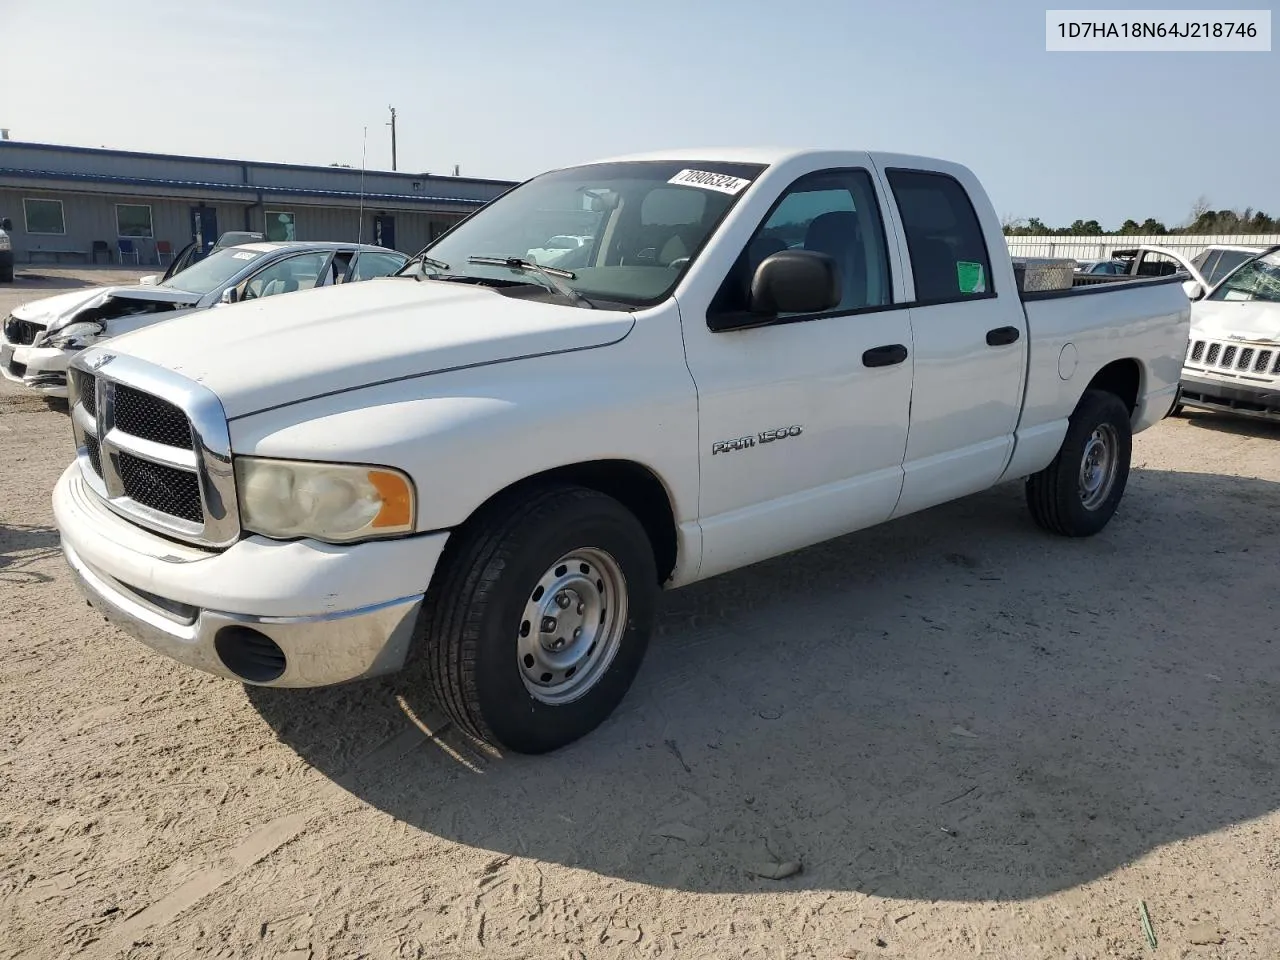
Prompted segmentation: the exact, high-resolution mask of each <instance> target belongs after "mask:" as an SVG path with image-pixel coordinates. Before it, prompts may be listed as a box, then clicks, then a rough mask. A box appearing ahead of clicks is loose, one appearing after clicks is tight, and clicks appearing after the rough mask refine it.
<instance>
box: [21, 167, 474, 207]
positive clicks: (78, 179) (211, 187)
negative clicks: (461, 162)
mask: <svg viewBox="0 0 1280 960" xmlns="http://www.w3.org/2000/svg"><path fill="white" fill-rule="evenodd" d="M0 175H2V176H10V177H29V178H31V179H33V180H64V181H70V182H73V183H108V184H110V183H116V184H121V185H123V186H131V187H168V188H174V187H178V188H188V189H189V188H197V189H199V190H201V191H225V192H232V193H261V194H263V195H270V196H291V197H331V198H332V197H344V198H347V197H349V198H350V199H352V200H358V199H359V198H360V196H361V194H360V192H359V191H357V190H316V189H313V188H310V187H278V186H259V185H258V184H254V183H218V182H216V181H205V180H162V179H151V178H146V177H115V176H108V175H105V174H92V173H63V172H60V171H56V170H18V169H14V168H12V167H0ZM364 199H365V201H366V202H377V201H379V200H382V201H393V200H396V201H399V200H410V201H414V202H417V203H459V204H464V205H468V206H483V205H484V204H486V203H488V202H489V201H488V200H472V199H468V198H466V197H424V196H422V195H421V194H416V193H365V194H364Z"/></svg>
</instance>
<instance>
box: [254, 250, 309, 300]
mask: <svg viewBox="0 0 1280 960" xmlns="http://www.w3.org/2000/svg"><path fill="white" fill-rule="evenodd" d="M328 262H329V253H328V252H327V251H322V252H318V253H304V254H302V255H301V256H297V257H289V258H288V259H287V260H279V261H277V262H275V263H273V264H271V266H269V267H266V268H264V269H262V270H260V271H258V273H256V274H254V275H253V276H252V277H250V278H249V280H248V281H247V282H246V283H245V288H244V297H243V299H245V300H257V299H259V298H261V297H273V296H275V295H276V294H278V293H293V292H294V291H295V290H310V289H311V288H312V287H314V286H316V284H317V283H319V282H320V280H321V278H322V277H323V276H324V269H325V267H326V266H327V265H328Z"/></svg>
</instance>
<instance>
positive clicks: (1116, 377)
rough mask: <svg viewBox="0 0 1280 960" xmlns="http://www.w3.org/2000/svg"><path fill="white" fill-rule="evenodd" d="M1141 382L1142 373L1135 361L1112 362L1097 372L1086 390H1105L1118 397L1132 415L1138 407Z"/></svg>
mask: <svg viewBox="0 0 1280 960" xmlns="http://www.w3.org/2000/svg"><path fill="white" fill-rule="evenodd" d="M1141 382H1142V371H1141V370H1140V369H1139V367H1138V361H1137V360H1132V359H1129V360H1113V361H1111V363H1108V364H1107V365H1106V366H1105V367H1103V368H1102V369H1101V370H1099V371H1098V372H1097V373H1096V374H1094V377H1093V379H1092V380H1090V381H1089V386H1087V387H1086V388H1085V389H1086V390H1105V391H1106V392H1107V393H1114V394H1115V395H1116V396H1117V397H1119V398H1120V399H1121V400H1122V401H1123V402H1124V405H1125V406H1126V407H1128V408H1129V413H1130V414H1132V413H1133V411H1134V408H1135V407H1136V406H1137V405H1138V385H1139V384H1140V383H1141Z"/></svg>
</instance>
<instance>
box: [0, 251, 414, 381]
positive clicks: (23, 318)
mask: <svg viewBox="0 0 1280 960" xmlns="http://www.w3.org/2000/svg"><path fill="white" fill-rule="evenodd" d="M408 259H409V258H408V257H406V256H405V255H404V254H402V253H398V252H396V251H395V250H388V249H387V248H385V247H375V246H371V245H369V244H355V243H309V242H294V243H247V244H242V245H239V246H234V247H224V248H223V249H221V250H215V251H213V252H212V253H210V254H209V256H207V257H205V258H204V259H203V260H200V261H198V262H196V263H194V264H192V265H191V266H189V267H187V268H186V269H185V270H181V271H179V272H178V273H175V274H173V275H172V276H170V277H169V278H168V279H166V280H164V281H162V282H160V283H156V284H149V285H148V284H139V285H137V286H129V287H91V288H89V289H86V290H75V291H72V292H71V293H63V294H59V295H57V296H53V297H48V298H46V299H44V300H36V301H33V302H32V303H25V304H23V305H22V306H20V307H18V308H16V309H15V310H14V311H13V313H11V314H10V315H9V317H8V318H7V319H6V320H5V322H4V327H3V331H2V334H0V374H3V375H4V376H5V377H6V378H7V379H9V380H15V381H19V382H21V383H25V384H26V385H27V386H29V387H32V388H33V389H36V390H39V391H40V392H42V393H44V394H46V395H48V396H52V397H65V396H66V395H67V364H68V363H69V362H70V360H71V358H72V357H73V356H75V354H76V353H77V352H79V351H80V350H83V349H84V348H85V347H87V346H90V345H91V344H95V343H99V342H101V341H103V340H105V339H107V338H109V337H113V336H117V335H118V334H121V333H128V332H129V331H130V330H136V329H138V328H139V327H145V326H150V325H151V324H154V323H159V322H160V321H162V320H168V319H170V318H171V317H175V316H178V315H180V314H184V313H189V312H191V311H192V310H204V309H207V308H209V307H216V306H219V305H221V304H228V303H237V302H239V301H243V300H256V299H259V298H261V297H271V296H275V295H276V294H280V293H291V292H293V291H295V290H310V289H312V288H314V287H325V286H331V285H334V284H339V283H353V282H355V281H358V280H369V279H371V278H373V277H382V276H386V275H388V274H391V273H395V272H396V271H397V270H399V269H400V268H401V267H402V266H404V264H405V263H406V262H407V261H408Z"/></svg>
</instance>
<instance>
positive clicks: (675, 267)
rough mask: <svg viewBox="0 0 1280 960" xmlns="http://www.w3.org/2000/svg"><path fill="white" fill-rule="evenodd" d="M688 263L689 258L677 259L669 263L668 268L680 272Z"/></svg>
mask: <svg viewBox="0 0 1280 960" xmlns="http://www.w3.org/2000/svg"><path fill="white" fill-rule="evenodd" d="M688 262H689V258H688V257H676V258H675V259H674V260H672V261H671V262H670V263H668V264H667V266H668V267H670V268H671V269H672V270H679V269H680V268H681V267H683V266H684V265H685V264H686V263H688Z"/></svg>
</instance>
